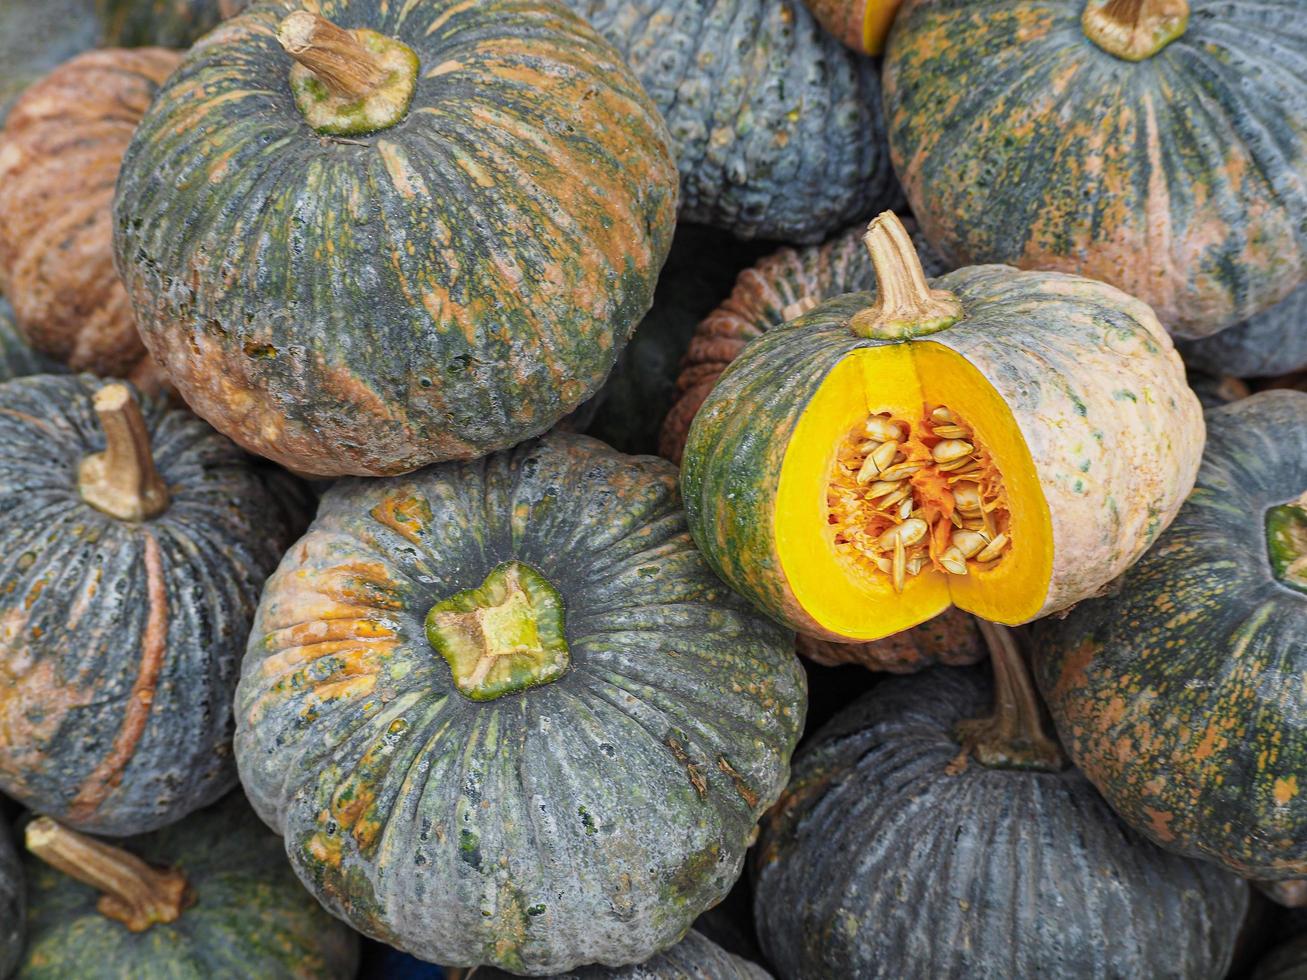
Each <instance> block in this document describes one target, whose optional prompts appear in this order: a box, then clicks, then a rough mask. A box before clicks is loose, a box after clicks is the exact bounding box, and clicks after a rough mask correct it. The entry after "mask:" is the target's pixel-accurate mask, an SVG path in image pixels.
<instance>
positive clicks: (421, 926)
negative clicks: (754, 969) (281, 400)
mask: <svg viewBox="0 0 1307 980" xmlns="http://www.w3.org/2000/svg"><path fill="white" fill-rule="evenodd" d="M513 559H516V560H518V561H522V562H524V563H526V564H529V565H531V566H532V567H533V568H535V569H537V570H538V571H539V572H540V573H541V574H542V575H544V576H545V578H547V579H548V581H549V582H550V583H551V584H552V585H553V587H554V588H555V589H557V591H558V593H559V595H560V596H561V597H562V599H563V602H564V604H565V610H566V617H565V622H566V627H565V630H566V641H567V647H568V650H569V652H570V657H571V667H570V669H569V670H568V671H567V672H566V673H565V674H563V676H561V677H560V678H558V679H557V680H555V681H553V682H551V683H548V684H544V685H542V686H539V687H533V688H530V689H527V690H523V691H521V692H519V693H517V694H510V695H505V696H503V697H499V698H496V699H494V700H492V701H485V702H475V701H472V700H470V699H468V698H466V697H464V696H463V695H462V694H460V693H459V692H458V691H457V690H455V689H454V686H453V683H452V679H451V676H450V670H449V666H448V665H447V664H446V663H445V661H444V660H443V659H442V658H441V657H440V656H439V654H437V653H436V651H434V650H433V649H432V648H431V645H430V643H429V642H428V641H427V638H426V635H425V619H426V616H427V612H428V610H429V609H430V608H431V607H432V605H434V604H435V603H436V602H438V601H440V600H442V599H445V598H447V597H449V596H451V595H454V594H455V593H457V592H460V591H462V590H464V589H468V588H472V587H476V586H479V585H481V583H483V582H484V581H485V579H486V576H487V574H488V573H489V572H490V571H491V570H492V569H494V568H495V567H497V566H498V565H500V564H501V563H502V562H504V561H507V560H513ZM793 644H794V637H793V634H792V633H789V632H788V631H786V630H783V629H781V628H779V627H777V626H776V625H775V624H773V623H771V622H770V621H769V620H767V619H765V618H764V617H762V616H760V615H758V614H757V613H755V612H754V611H753V610H751V609H750V608H749V607H748V606H747V605H746V604H745V603H744V602H743V601H742V600H741V599H739V598H738V597H737V596H735V595H734V594H733V593H732V592H731V591H730V590H729V589H727V588H726V587H725V586H724V585H723V584H722V583H721V582H720V581H719V580H718V579H717V578H716V577H715V576H714V575H713V574H712V571H711V570H710V569H709V567H708V565H707V563H706V562H705V561H704V560H703V558H702V556H701V555H700V554H699V552H698V551H697V550H696V549H695V547H694V544H693V542H692V541H691V539H690V535H689V532H688V530H687V529H686V526H685V518H684V514H683V512H682V510H681V505H680V500H679V496H678V493H677V483H676V471H675V468H674V467H673V466H672V465H671V464H670V463H667V462H666V461H665V460H660V459H655V458H653V457H648V456H643V457H631V456H623V455H622V454H620V453H617V452H615V451H613V450H611V449H609V448H608V447H607V446H604V445H603V444H602V443H599V442H597V441H595V440H593V439H589V438H587V437H585V436H576V435H570V434H566V433H556V434H553V435H551V436H548V437H546V438H545V439H543V440H540V441H538V442H531V443H527V444H524V445H522V446H519V447H517V448H516V449H514V450H513V451H511V452H504V453H497V454H495V455H493V456H490V457H488V458H487V459H485V460H482V461H478V462H475V463H467V464H452V463H450V464H442V465H440V466H434V467H429V468H427V469H425V470H423V471H421V472H420V473H416V474H413V475H411V476H407V477H398V478H393V479H388V480H346V481H340V482H338V483H337V484H336V485H335V486H334V487H333V488H332V489H331V490H329V491H328V492H327V494H326V496H325V497H324V498H323V500H322V504H321V506H320V508H319V510H318V516H317V519H316V520H315V521H314V523H313V526H312V527H311V528H310V530H309V532H308V534H307V535H305V536H304V537H303V538H302V539H301V540H300V541H299V543H298V544H296V545H294V546H293V547H292V548H291V549H290V551H289V552H288V553H287V555H286V557H285V559H283V561H282V564H281V567H280V568H279V569H278V571H277V573H276V574H275V575H274V576H273V577H272V578H271V579H270V580H269V582H268V586H267V588H266V589H265V590H264V595H263V600H262V602H261V603H260V608H259V614H258V617H257V621H256V624H255V627H254V630H253V632H252V634H251V640H250V645H249V649H248V651H247V654H246V658H245V663H244V666H243V668H242V677H241V682H240V686H239V688H238V690H237V695H236V703H237V708H236V711H237V717H238V728H237V737H236V756H237V762H238V765H239V767H240V771H241V779H242V783H243V785H244V786H245V789H246V792H247V793H248V794H249V796H250V799H251V800H252V802H253V803H254V805H255V808H256V809H257V810H258V811H259V813H260V814H261V815H262V816H263V818H264V819H265V820H266V821H268V823H269V824H270V825H271V826H272V827H273V828H274V829H276V830H278V831H279V832H280V833H282V834H283V836H284V837H285V841H286V850H287V853H288V854H289V855H290V858H291V862H292V864H294V866H295V868H296V871H297V872H298V873H299V875H300V877H301V879H302V880H303V881H304V882H305V883H306V884H307V885H308V887H309V888H310V890H312V891H313V893H314V894H315V895H316V896H317V897H318V898H319V900H321V901H322V902H323V903H324V904H325V905H326V906H327V907H328V908H329V909H331V910H332V911H334V912H336V913H337V914H338V915H340V916H342V917H343V918H345V919H346V920H347V921H348V922H350V923H351V924H352V925H353V926H354V927H355V928H357V929H359V930H360V931H362V932H364V933H366V934H367V935H370V936H373V937H375V938H378V939H381V940H382V941H384V942H387V943H389V944H391V945H394V946H398V947H400V948H401V949H405V950H407V951H409V952H411V953H413V954H414V955H416V956H419V957H421V958H423V959H426V960H430V961H432V962H439V963H446V964H451V965H472V964H477V963H487V964H494V965H497V966H500V967H503V968H505V969H509V970H511V971H513V972H518V973H529V974H533V975H541V974H549V973H556V972H558V971H561V970H568V969H571V968H572V967H574V966H576V965H578V964H584V963H604V964H610V965H612V964H622V963H631V962H637V961H639V960H643V959H646V958H648V957H649V956H651V955H653V954H654V953H656V952H658V951H659V950H661V949H665V948H666V947H668V946H670V945H672V944H673V943H675V942H676V941H677V940H679V939H680V938H681V937H682V936H683V935H684V934H685V932H686V930H688V929H689V927H690V924H691V923H692V922H693V920H694V918H695V917H696V916H697V915H698V914H699V913H700V912H702V911H703V910H704V909H705V908H708V907H709V906H712V905H713V904H715V903H717V902H718V901H720V900H721V899H722V898H723V897H724V896H725V895H726V893H727V891H728V890H729V888H730V886H731V885H732V883H733V882H734V881H735V879H736V878H737V877H738V875H739V872H740V869H741V866H742V863H743V860H744V852H745V850H746V848H747V846H748V844H749V841H750V837H751V834H752V832H753V830H754V827H755V823H756V821H757V819H758V817H759V815H760V814H761V813H762V812H763V810H764V809H766V807H767V806H768V805H769V804H770V803H771V802H772V801H773V800H774V799H775V798H776V796H777V794H778V793H779V792H780V790H781V788H782V787H783V786H784V784H785V779H786V777H787V774H788V763H789V755H790V753H791V752H792V751H793V748H794V744H795V742H796V740H797V738H798V735H799V732H800V730H801V728H802V724H803V717H804V712H805V708H806V688H805V681H804V675H803V671H802V668H800V666H799V664H798V661H797V659H796V658H795V656H794V654H793Z"/></svg>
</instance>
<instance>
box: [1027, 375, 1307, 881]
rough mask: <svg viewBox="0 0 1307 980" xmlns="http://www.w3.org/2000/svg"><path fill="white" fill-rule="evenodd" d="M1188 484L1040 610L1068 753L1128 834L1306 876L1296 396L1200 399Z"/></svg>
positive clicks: (1305, 435) (1303, 527)
mask: <svg viewBox="0 0 1307 980" xmlns="http://www.w3.org/2000/svg"><path fill="white" fill-rule="evenodd" d="M1207 421H1208V441H1207V450H1206V452H1205V453H1204V456H1203V465H1202V469H1201V470H1200V471H1199V473H1198V482H1197V484H1196V485H1195V487H1194V491H1193V493H1192V494H1191V495H1190V497H1189V500H1188V501H1187V502H1186V503H1185V505H1184V507H1183V508H1182V509H1181V511H1180V514H1179V516H1178V517H1177V518H1176V520H1175V523H1174V524H1173V525H1172V526H1171V528H1170V529H1169V530H1168V531H1167V532H1166V533H1164V534H1163V535H1162V536H1161V537H1160V538H1159V539H1158V541H1157V544H1156V545H1155V546H1154V547H1153V549H1152V550H1151V551H1149V552H1148V554H1146V555H1145V556H1144V557H1143V559H1142V560H1141V561H1140V562H1139V564H1138V565H1136V566H1135V567H1134V568H1132V569H1131V570H1130V571H1129V572H1127V573H1126V575H1125V576H1124V577H1123V578H1122V579H1121V581H1120V582H1119V583H1118V584H1117V586H1116V587H1114V589H1113V590H1112V592H1111V594H1109V595H1106V596H1104V597H1102V598H1100V599H1096V600H1093V601H1091V602H1085V603H1082V604H1081V605H1080V606H1077V607H1076V608H1075V609H1074V610H1072V612H1071V614H1070V615H1069V616H1068V617H1067V618H1066V619H1064V620H1060V621H1049V622H1046V623H1040V624H1038V626H1037V633H1038V635H1039V637H1040V656H1039V658H1037V660H1036V662H1035V666H1036V669H1037V672H1038V679H1039V684H1040V687H1041V689H1042V690H1043V692H1044V695H1045V697H1046V698H1047V700H1048V706H1049V709H1050V711H1051V712H1052V714H1053V718H1054V720H1055V721H1056V723H1057V727H1058V731H1059V732H1060V733H1061V736H1062V741H1063V743H1064V744H1065V745H1066V748H1067V751H1068V752H1069V753H1070V755H1071V757H1072V758H1073V759H1074V760H1075V762H1076V764H1077V765H1078V766H1080V768H1081V769H1083V770H1084V772H1085V775H1087V776H1088V777H1089V778H1090V780H1092V781H1093V783H1094V785H1095V786H1097V787H1098V788H1099V790H1100V791H1101V792H1102V793H1103V795H1104V796H1105V797H1107V800H1108V802H1109V803H1111V804H1112V806H1113V807H1114V808H1115V809H1116V811H1117V812H1118V813H1120V814H1121V816H1122V817H1123V818H1124V819H1125V820H1126V821H1127V822H1128V823H1130V824H1131V825H1132V826H1133V827H1135V828H1136V829H1137V830H1139V831H1141V832H1142V833H1144V834H1146V835H1147V836H1149V837H1151V838H1152V839H1153V840H1155V841H1157V842H1158V843H1159V844H1162V845H1163V846H1165V847H1169V848H1171V849H1172V850H1175V851H1178V852H1179V853H1181V854H1189V855H1193V856H1196V857H1203V858H1206V859H1208V860H1211V861H1216V862H1217V863H1219V864H1221V865H1224V866H1225V867H1227V868H1230V869H1231V870H1233V871H1235V872H1237V873H1239V874H1242V875H1244V876H1246V877H1254V878H1264V879H1267V880H1269V881H1277V880H1283V879H1286V878H1295V877H1298V878H1300V877H1304V876H1307V786H1302V787H1301V789H1300V784H1301V783H1302V782H1303V781H1304V767H1307V706H1304V704H1303V702H1302V699H1301V698H1300V697H1299V696H1298V694H1297V693H1296V691H1297V689H1298V685H1299V679H1300V678H1301V677H1302V676H1303V674H1304V672H1307V394H1303V393H1301V392H1294V391H1267V392H1261V393H1259V394H1255V395H1253V396H1251V397H1250V398H1245V399H1243V400H1242V401H1238V402H1234V403H1233V404H1230V405H1225V406H1223V407H1221V408H1214V409H1210V410H1209V411H1208V413H1207Z"/></svg>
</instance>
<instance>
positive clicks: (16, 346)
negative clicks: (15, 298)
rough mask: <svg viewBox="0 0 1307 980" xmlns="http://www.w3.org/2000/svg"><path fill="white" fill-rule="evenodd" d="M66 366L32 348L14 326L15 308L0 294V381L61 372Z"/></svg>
mask: <svg viewBox="0 0 1307 980" xmlns="http://www.w3.org/2000/svg"><path fill="white" fill-rule="evenodd" d="M64 370H65V369H64V367H63V366H62V365H60V364H59V363H58V362H56V361H52V360H50V358H48V357H46V356H45V355H44V354H39V353H37V352H36V351H34V350H32V348H31V346H30V345H29V344H28V343H27V341H26V340H25V339H24V338H23V335H22V334H20V333H19V332H18V329H17V328H16V327H15V326H14V319H13V308H12V307H11V306H10V305H9V302H8V300H6V299H5V298H4V297H3V296H0V381H8V380H9V379H10V378H21V377H24V376H26V375H29V374H59V373H61V372H62V371H64Z"/></svg>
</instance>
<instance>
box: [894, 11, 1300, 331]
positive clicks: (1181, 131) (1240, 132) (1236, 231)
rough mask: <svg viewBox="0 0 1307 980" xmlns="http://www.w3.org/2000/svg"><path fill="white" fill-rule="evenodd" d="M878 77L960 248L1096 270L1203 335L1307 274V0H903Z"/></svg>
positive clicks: (973, 259) (939, 221)
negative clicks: (1305, 1)
mask: <svg viewBox="0 0 1307 980" xmlns="http://www.w3.org/2000/svg"><path fill="white" fill-rule="evenodd" d="M1082 19H1083V23H1082ZM1127 25H1134V27H1135V29H1134V30H1130V29H1129V27H1128V26H1127ZM884 84H885V112H886V116H887V122H888V126H889V141H890V149H891V152H892V154H893V160H894V168H895V170H896V171H897V172H898V175H899V178H900V179H901V180H902V181H903V186H904V189H905V190H906V192H907V196H908V201H909V203H910V204H911V205H912V211H913V213H914V214H915V215H916V216H917V219H918V220H919V221H921V223H922V225H923V227H924V228H925V231H926V235H927V237H928V238H929V239H930V240H931V242H932V243H934V244H935V245H936V246H937V247H938V248H939V249H940V250H941V252H942V253H943V254H944V255H945V256H946V257H947V258H948V259H950V260H951V261H952V262H954V263H955V264H957V265H969V264H975V263H984V262H1005V263H1008V264H1011V265H1017V266H1020V267H1022V268H1026V269H1056V270H1059V271H1063V272H1075V273H1079V274H1081V275H1085V276H1089V277H1090V278H1093V279H1100V280H1102V281H1104V282H1108V283H1111V284H1112V285H1114V286H1118V287H1120V288H1121V289H1122V290H1124V291H1125V292H1127V293H1129V294H1130V295H1132V296H1137V297H1138V298H1140V299H1142V300H1143V301H1144V302H1146V303H1148V304H1149V305H1150V306H1152V307H1153V309H1154V310H1155V311H1156V312H1157V316H1158V319H1160V320H1161V321H1162V323H1163V324H1164V325H1165V326H1166V327H1167V329H1168V330H1170V331H1172V332H1173V333H1174V334H1175V335H1177V336H1180V337H1189V338H1192V337H1203V336H1207V335H1209V334H1213V333H1216V332H1217V331H1218V330H1221V329H1223V328H1225V327H1228V326H1230V325H1232V324H1235V323H1238V322H1239V321H1240V320H1245V319H1247V318H1249V317H1251V316H1254V315H1256V314H1257V313H1260V312H1261V311H1262V310H1265V309H1266V308H1267V307H1269V306H1271V305H1272V304H1274V303H1276V302H1278V301H1279V300H1281V299H1283V298H1284V297H1285V296H1287V295H1288V293H1289V292H1290V291H1291V290H1292V289H1294V288H1296V287H1297V286H1299V285H1301V284H1302V283H1303V282H1304V280H1307V232H1305V231H1304V229H1305V228H1307V195H1304V194H1303V192H1302V187H1303V185H1304V183H1307V17H1304V15H1303V8H1302V4H1301V2H1300V0H1088V2H1086V0H1031V2H1024V3H1009V2H1006V0H906V2H905V3H904V4H903V5H902V7H901V8H900V10H899V13H898V16H897V19H896V20H895V24H894V30H893V32H892V33H891V35H890V39H889V46H888V48H887V50H886V54H885V66H884Z"/></svg>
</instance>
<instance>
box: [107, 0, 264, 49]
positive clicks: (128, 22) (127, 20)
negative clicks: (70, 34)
mask: <svg viewBox="0 0 1307 980" xmlns="http://www.w3.org/2000/svg"><path fill="white" fill-rule="evenodd" d="M251 5H252V0H96V3H95V12H96V13H97V14H98V15H99V17H100V20H101V23H102V25H103V32H104V33H103V38H102V41H101V43H103V44H105V45H107V46H109V47H115V48H143V47H149V46H151V45H157V46H159V47H163V48H189V47H190V46H191V45H192V44H194V43H195V42H196V41H198V40H199V39H200V38H201V37H202V36H203V35H204V34H205V33H206V32H208V31H210V30H212V29H213V28H214V27H216V26H218V24H219V22H220V21H222V20H224V19H225V18H227V17H233V16H235V15H236V14H238V13H240V12H241V11H242V10H244V9H245V8H246V7H247V6H251Z"/></svg>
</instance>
